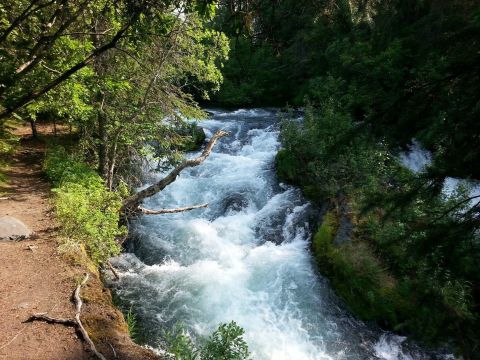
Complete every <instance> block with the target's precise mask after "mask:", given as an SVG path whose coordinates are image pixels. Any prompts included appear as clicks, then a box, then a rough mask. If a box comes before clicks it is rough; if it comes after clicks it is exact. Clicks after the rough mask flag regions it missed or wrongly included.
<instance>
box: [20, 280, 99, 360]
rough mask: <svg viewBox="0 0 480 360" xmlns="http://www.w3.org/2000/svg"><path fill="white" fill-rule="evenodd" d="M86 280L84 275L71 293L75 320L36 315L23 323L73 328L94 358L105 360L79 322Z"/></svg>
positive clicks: (43, 314)
mask: <svg viewBox="0 0 480 360" xmlns="http://www.w3.org/2000/svg"><path fill="white" fill-rule="evenodd" d="M88 278H89V275H88V274H85V277H84V278H83V280H82V282H81V283H80V284H79V285H78V286H77V288H76V289H75V291H74V293H73V300H74V302H75V318H73V319H64V318H53V317H51V316H48V315H47V313H38V314H33V315H32V316H30V317H29V318H28V319H27V320H26V321H25V322H32V321H44V322H47V323H49V324H61V325H65V326H71V327H74V328H75V329H76V330H77V331H78V332H79V333H80V334H81V335H82V338H83V340H84V341H85V342H86V343H87V344H88V346H89V348H90V350H91V351H92V352H93V353H94V354H95V356H96V357H97V358H99V359H100V360H106V358H105V357H104V356H103V355H102V354H101V353H100V352H98V350H97V348H96V347H95V344H94V343H93V341H92V339H90V336H88V333H87V331H86V330H85V328H84V327H83V324H82V321H81V320H80V314H81V312H82V305H83V301H82V298H81V297H80V291H81V289H82V286H83V285H85V284H86V283H87V281H88Z"/></svg>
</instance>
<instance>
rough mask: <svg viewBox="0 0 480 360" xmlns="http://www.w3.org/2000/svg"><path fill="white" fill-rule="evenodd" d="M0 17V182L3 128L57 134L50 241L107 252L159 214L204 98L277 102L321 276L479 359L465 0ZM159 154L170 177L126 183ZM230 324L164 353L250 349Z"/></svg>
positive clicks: (472, 88) (117, 7) (422, 338)
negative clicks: (308, 207) (153, 203)
mask: <svg viewBox="0 0 480 360" xmlns="http://www.w3.org/2000/svg"><path fill="white" fill-rule="evenodd" d="M0 18H1V22H0V58H1V63H0V154H1V156H2V158H1V159H0V181H5V180H6V179H4V178H3V177H2V174H1V169H2V167H3V166H5V165H6V163H7V159H8V157H9V154H12V152H13V151H15V148H16V146H17V145H16V140H15V137H13V136H12V135H11V130H12V129H13V128H14V127H15V126H16V124H18V123H19V122H22V121H26V122H29V123H30V126H31V129H32V136H38V134H37V131H36V124H37V123H38V122H53V123H54V124H55V126H57V125H58V126H63V127H64V128H66V129H68V135H67V136H64V137H61V138H59V139H57V140H56V141H55V142H52V143H49V144H48V152H47V156H46V159H45V163H44V169H45V174H46V175H47V177H48V179H49V180H50V181H51V182H52V184H53V186H54V188H55V190H54V191H55V209H56V216H57V218H58V219H59V221H60V223H61V224H62V228H61V230H60V231H61V234H62V239H63V240H62V242H61V245H60V249H61V250H62V251H64V252H66V253H70V254H75V257H79V258H88V259H89V260H88V261H92V262H93V263H94V264H95V265H96V266H102V265H105V264H108V259H109V258H111V257H112V256H115V255H118V254H119V253H120V251H121V248H122V243H123V242H124V240H125V238H126V237H127V236H128V229H127V225H128V221H129V218H131V217H133V216H136V215H138V214H139V213H145V214H148V213H149V212H150V213H153V214H155V213H157V214H158V213H159V212H155V210H148V209H144V208H142V207H140V203H141V201H142V200H143V199H144V198H147V197H150V196H152V195H154V194H155V193H157V192H158V191H161V190H163V189H164V188H165V187H166V186H167V185H169V184H170V183H172V182H173V181H174V180H175V178H176V177H177V176H178V174H179V173H180V171H182V170H183V169H184V168H186V167H191V166H197V165H199V164H200V163H201V162H202V161H203V160H205V158H206V157H207V156H209V154H210V152H211V151H212V148H213V146H214V145H215V141H216V140H217V139H219V138H220V137H223V136H226V135H227V134H226V133H221V132H219V133H216V134H215V135H214V136H213V137H212V139H211V141H210V142H209V143H208V145H207V147H206V148H205V150H204V153H203V154H202V156H201V157H200V158H198V159H194V160H185V159H184V152H185V151H189V150H193V149H196V148H197V147H198V146H199V145H202V144H203V142H204V140H205V138H204V137H205V135H204V133H203V132H202V131H201V129H199V128H198V126H197V124H196V123H193V122H191V121H189V120H190V119H201V118H205V117H206V116H207V115H206V113H205V112H204V110H202V108H201V107H200V105H199V104H201V105H202V106H204V105H205V106H210V107H211V106H215V107H224V108H238V107H266V106H272V107H279V108H282V109H285V111H282V115H281V117H282V120H281V130H280V137H281V142H282V149H281V150H280V151H279V153H278V154H277V157H276V171H277V175H278V177H279V178H280V179H281V180H282V181H285V182H288V183H290V184H294V185H296V186H299V187H300V188H301V189H302V191H303V193H304V195H305V196H306V197H307V198H309V199H310V200H311V201H312V202H314V203H315V204H316V205H317V206H318V207H319V208H320V209H321V213H322V216H321V218H320V219H319V221H318V224H317V225H318V226H317V227H316V228H317V230H316V233H315V235H314V236H313V239H312V251H313V254H314V256H315V259H316V261H317V263H318V268H319V271H320V273H322V274H324V275H326V276H327V277H328V278H329V279H330V281H331V283H332V285H333V287H334V289H335V291H336V292H337V294H338V295H339V296H340V297H341V298H343V299H344V300H345V302H346V304H347V306H348V307H349V308H350V309H351V310H352V311H353V313H354V314H355V315H356V316H358V317H360V318H361V319H363V320H371V321H375V322H376V323H377V324H379V325H380V326H381V327H382V328H385V329H389V330H394V331H396V332H398V333H401V334H405V335H408V336H411V337H412V338H414V339H415V340H417V341H418V342H419V343H421V344H423V345H425V346H428V347H432V348H438V347H440V346H444V347H448V348H449V349H452V351H454V352H455V353H457V354H461V355H462V356H464V357H465V358H472V359H473V358H475V357H477V356H478V355H476V354H477V353H478V351H479V346H480V342H479V337H478V334H479V333H480V319H479V315H480V311H479V310H480V309H479V306H480V305H479V302H480V272H479V268H478V264H479V263H480V238H479V236H480V235H479V234H480V232H479V231H480V230H479V229H480V195H478V194H477V193H474V192H472V187H473V186H474V185H475V184H476V182H478V181H480V166H479V160H480V153H479V152H480V122H479V119H480V88H479V84H480V5H479V4H478V2H477V1H474V0H472V1H468V0H454V1H434V0H406V1H405V0H404V1H400V0H388V1H380V0H305V1H294V0H273V1H271V0H268V1H267V0H221V1H219V2H215V1H210V0H198V1H149V0H121V1H111V0H99V1H89V0H73V1H65V0H21V1H14V2H12V1H0ZM299 108H300V109H301V110H302V114H303V117H302V120H299V119H298V116H297V113H296V112H295V110H298V109H299ZM200 126H201V123H200ZM413 142H414V143H415V144H418V145H419V146H421V147H422V148H423V149H425V151H428V152H429V153H430V154H431V158H432V160H431V162H430V163H429V164H428V165H427V166H426V167H425V169H424V170H423V171H419V172H414V171H412V170H410V169H408V168H406V167H405V166H403V165H402V163H401V161H400V159H399V158H400V156H399V154H400V153H402V152H403V151H406V150H408V149H409V147H411V145H412V143H413ZM152 159H153V161H152ZM152 164H155V166H154V168H153V169H152V170H156V171H158V170H162V171H165V170H167V169H171V168H172V167H173V169H174V170H173V171H172V173H170V175H169V176H170V178H168V177H167V178H164V179H162V180H161V181H160V182H159V183H157V184H155V185H153V186H152V187H150V188H147V189H146V190H143V191H142V192H140V193H137V194H136V195H135V194H134V189H135V188H136V187H138V186H139V185H141V184H142V183H143V180H144V179H143V178H142V174H143V172H144V170H145V167H146V166H147V165H148V166H152ZM448 178H454V179H461V181H459V182H458V184H459V185H458V186H457V187H456V188H455V189H454V190H453V191H450V192H446V191H445V182H446V179H448ZM162 181H163V182H162ZM185 205H191V206H190V208H189V209H193V208H198V207H199V206H202V205H196V204H185ZM186 210H188V208H187V209H186ZM345 232H346V233H347V235H348V236H347V237H348V239H343V240H339V239H340V238H341V236H339V234H340V233H342V234H344V233H345ZM344 237H345V236H344ZM225 334H226V335H225ZM242 334H243V330H242V329H240V328H238V327H237V325H236V324H235V323H231V324H228V325H222V326H221V327H220V328H219V330H218V331H217V332H216V333H214V335H212V338H211V341H210V342H207V343H206V345H205V347H204V348H203V349H201V350H192V348H193V347H194V345H193V344H192V343H191V342H190V340H189V339H188V338H187V337H185V336H184V335H181V336H179V337H176V338H175V339H173V340H172V341H171V351H173V352H175V353H176V354H177V355H179V356H180V358H195V357H197V358H202V359H203V358H205V359H207V358H208V359H210V358H211V359H214V358H215V359H216V358H217V357H214V356H213V355H211V354H218V353H222V352H223V354H224V357H221V358H222V359H223V358H225V359H227V358H228V359H241V358H246V357H247V356H248V350H247V348H246V344H245V342H244V341H243V339H242V338H241V336H242ZM224 335H225V338H227V339H230V341H231V343H229V344H227V345H225V342H222V341H223V340H222V339H221V337H222V336H224ZM219 339H220V340H219ZM216 340H218V343H222V344H223V345H218V344H216V343H215V341H216ZM222 346H223V348H222ZM229 346H230V348H229V349H228V351H230V352H231V353H230V355H228V356H227V355H225V354H227V353H225V351H227V350H225V347H227V348H228V347H229ZM209 347H211V348H209ZM182 356H186V357H182ZM188 356H190V357H188ZM212 356H213V357H212ZM225 356H227V357H225ZM229 356H230V357H229Z"/></svg>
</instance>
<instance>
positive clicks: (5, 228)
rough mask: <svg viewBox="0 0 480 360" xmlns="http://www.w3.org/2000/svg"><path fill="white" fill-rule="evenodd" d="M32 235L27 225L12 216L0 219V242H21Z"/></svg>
mask: <svg viewBox="0 0 480 360" xmlns="http://www.w3.org/2000/svg"><path fill="white" fill-rule="evenodd" d="M30 235H32V230H30V229H29V228H28V227H27V225H25V224H24V223H23V222H21V221H20V220H18V219H16V218H14V217H12V216H2V217H0V240H23V239H27V238H29V237H30Z"/></svg>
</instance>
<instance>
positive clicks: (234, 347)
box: [166, 321, 250, 360]
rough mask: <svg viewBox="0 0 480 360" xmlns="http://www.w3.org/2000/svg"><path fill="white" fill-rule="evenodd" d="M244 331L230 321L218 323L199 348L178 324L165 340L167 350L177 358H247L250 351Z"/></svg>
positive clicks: (189, 359) (232, 359)
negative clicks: (244, 337)
mask: <svg viewBox="0 0 480 360" xmlns="http://www.w3.org/2000/svg"><path fill="white" fill-rule="evenodd" d="M244 333H245V331H244V330H243V328H241V327H240V326H238V325H237V324H236V323H235V322H234V321H231V322H230V323H228V324H220V326H219V327H218V328H217V330H215V331H214V332H213V334H212V335H210V337H209V338H208V339H206V341H205V342H204V344H203V346H201V347H200V348H197V347H196V346H195V344H194V343H193V341H192V339H191V337H190V336H189V335H188V334H187V333H186V332H185V331H184V330H183V329H182V328H181V327H180V326H177V327H176V328H175V329H174V331H173V332H172V333H168V334H167V336H166V340H167V342H168V350H169V351H170V352H171V353H172V354H174V355H175V358H176V359H177V360H247V359H248V358H249V356H250V353H249V351H248V345H247V343H246V342H245V340H244V339H243V334H244Z"/></svg>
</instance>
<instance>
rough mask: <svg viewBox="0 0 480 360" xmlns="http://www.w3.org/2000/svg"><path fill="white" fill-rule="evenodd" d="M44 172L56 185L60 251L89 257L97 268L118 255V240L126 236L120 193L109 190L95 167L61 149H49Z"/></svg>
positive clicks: (119, 248)
mask: <svg viewBox="0 0 480 360" xmlns="http://www.w3.org/2000/svg"><path fill="white" fill-rule="evenodd" d="M44 171H45V174H46V175H47V177H48V178H49V180H50V181H51V182H52V183H53V184H54V189H53V192H54V193H55V200H54V202H55V211H56V216H57V219H58V221H59V222H60V223H61V224H62V226H61V228H60V235H61V244H60V250H61V251H63V252H65V253H67V254H69V255H72V256H74V257H76V258H78V257H79V256H82V255H85V254H86V255H88V257H89V258H90V259H91V260H92V261H93V262H94V263H95V264H97V265H100V264H102V263H103V262H105V261H107V260H108V259H109V258H110V257H112V256H115V255H118V254H119V253H120V250H121V247H120V245H119V242H118V239H119V238H121V237H123V236H125V234H126V229H125V228H124V227H119V226H118V224H119V210H120V208H121V205H122V202H121V195H120V193H119V192H112V191H109V190H107V188H106V187H105V185H104V182H103V180H102V179H101V178H100V176H98V174H97V173H96V172H95V171H94V170H93V169H92V168H90V167H89V166H88V165H87V164H86V163H84V162H82V161H81V160H79V159H76V158H75V157H74V156H73V155H71V154H69V153H68V152H67V151H66V150H65V148H63V147H61V146H56V147H51V148H50V149H49V150H48V152H47V156H46V159H45V163H44Z"/></svg>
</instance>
